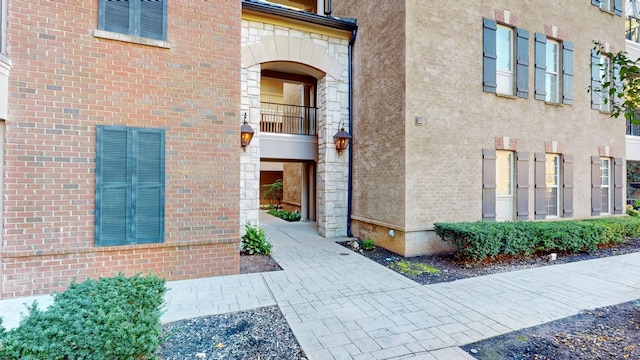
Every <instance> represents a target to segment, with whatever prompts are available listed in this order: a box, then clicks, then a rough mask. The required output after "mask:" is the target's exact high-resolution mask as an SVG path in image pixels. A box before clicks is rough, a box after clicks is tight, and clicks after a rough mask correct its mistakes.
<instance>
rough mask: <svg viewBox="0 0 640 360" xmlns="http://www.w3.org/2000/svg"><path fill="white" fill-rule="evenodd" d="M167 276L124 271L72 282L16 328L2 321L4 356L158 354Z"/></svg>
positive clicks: (147, 356) (127, 356)
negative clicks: (45, 307) (130, 273)
mask: <svg viewBox="0 0 640 360" xmlns="http://www.w3.org/2000/svg"><path fill="white" fill-rule="evenodd" d="M165 292H166V288H165V281H164V280H163V279H159V278H157V277H155V276H139V275H136V276H133V277H130V278H127V277H125V276H124V275H122V274H120V275H118V276H117V277H113V278H101V279H100V280H98V281H95V280H91V279H90V280H86V281H84V282H82V283H80V284H76V283H72V284H71V285H70V286H69V288H68V289H67V290H66V291H65V292H63V293H59V294H55V295H54V302H53V304H52V305H51V306H50V307H49V308H48V309H47V310H46V311H42V310H39V309H38V307H37V304H36V303H35V302H34V303H33V304H32V305H31V306H30V307H28V314H27V316H26V317H25V318H24V319H22V321H21V323H20V326H18V327H17V328H15V329H13V330H10V331H4V329H3V328H1V327H0V359H153V358H155V354H156V352H157V349H158V345H159V344H160V340H161V339H160V337H161V327H160V315H161V309H160V307H161V306H162V303H163V295H164V293H165Z"/></svg>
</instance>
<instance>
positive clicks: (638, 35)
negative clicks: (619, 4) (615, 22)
mask: <svg viewBox="0 0 640 360" xmlns="http://www.w3.org/2000/svg"><path fill="white" fill-rule="evenodd" d="M625 38H626V39H627V40H630V41H634V42H637V43H640V20H639V19H637V18H636V17H635V16H633V15H629V16H627V21H626V22H625Z"/></svg>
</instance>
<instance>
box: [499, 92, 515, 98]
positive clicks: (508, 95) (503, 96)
mask: <svg viewBox="0 0 640 360" xmlns="http://www.w3.org/2000/svg"><path fill="white" fill-rule="evenodd" d="M496 96H499V97H502V98H507V99H517V98H518V97H517V96H515V95H510V94H502V93H498V92H497V93H496Z"/></svg>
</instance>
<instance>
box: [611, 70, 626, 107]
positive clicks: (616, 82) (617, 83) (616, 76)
mask: <svg viewBox="0 0 640 360" xmlns="http://www.w3.org/2000/svg"><path fill="white" fill-rule="evenodd" d="M620 69H621V67H620V64H618V63H613V88H614V89H615V93H614V94H613V95H612V96H610V98H613V104H614V105H616V106H620V105H622V98H621V97H620V96H618V94H621V93H622V91H623V84H622V80H621V79H620Z"/></svg>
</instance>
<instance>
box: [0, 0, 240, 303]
mask: <svg viewBox="0 0 640 360" xmlns="http://www.w3.org/2000/svg"><path fill="white" fill-rule="evenodd" d="M168 12H169V16H168V38H167V41H168V42H169V43H170V44H171V48H170V49H164V48H158V47H152V46H144V45H137V44H132V43H127V42H120V41H114V40H107V39H101V38H96V37H94V36H93V35H92V31H93V30H94V29H96V28H97V26H98V1H97V0H92V1H83V2H72V3H70V2H62V1H61V2H52V1H46V0H37V1H30V2H22V1H18V2H9V3H8V31H7V33H8V39H7V44H8V49H7V55H8V57H9V58H10V59H11V61H12V65H13V66H12V69H11V72H10V77H9V116H8V119H7V120H6V155H5V189H4V196H5V201H4V234H3V235H4V239H3V244H2V245H3V246H2V248H1V256H2V268H1V270H0V274H1V276H2V279H1V282H0V283H1V286H2V288H1V289H0V297H12V296H22V295H32V294H41V293H48V292H50V291H52V290H60V289H61V288H62V287H64V286H66V285H67V284H68V283H69V282H70V280H71V279H72V278H74V277H76V278H77V279H79V280H80V279H83V278H86V277H97V276H101V275H110V274H113V273H117V272H118V271H123V272H126V273H135V272H145V271H147V270H151V271H152V272H155V273H160V274H162V275H164V276H166V277H167V278H168V279H183V278H190V277H203V276H214V275H222V274H233V273H237V272H238V269H239V265H238V261H239V260H238V246H239V225H238V224H239V169H240V167H239V158H240V147H239V131H238V129H239V124H240V114H239V108H240V51H239V50H240V18H241V14H240V13H241V2H240V1H237V0H209V1H186V0H172V1H170V2H169V9H168ZM98 124H105V125H126V126H135V127H152V128H164V129H166V163H165V164H166V186H165V196H166V202H165V243H164V244H154V245H151V246H145V245H137V246H127V247H107V248H100V247H95V246H94V222H95V220H94V206H95V147H96V143H95V137H96V125H98Z"/></svg>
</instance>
